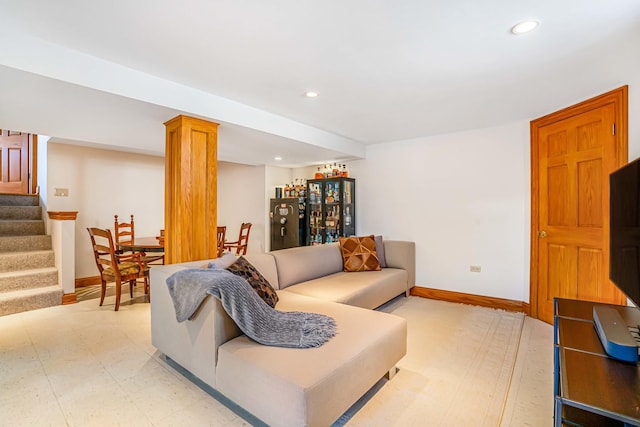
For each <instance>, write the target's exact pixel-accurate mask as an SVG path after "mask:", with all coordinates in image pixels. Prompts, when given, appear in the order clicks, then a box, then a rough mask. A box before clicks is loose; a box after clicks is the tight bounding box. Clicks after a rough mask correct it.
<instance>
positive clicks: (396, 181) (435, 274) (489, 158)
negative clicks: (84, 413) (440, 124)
mask: <svg viewBox="0 0 640 427" xmlns="http://www.w3.org/2000/svg"><path fill="white" fill-rule="evenodd" d="M349 167H350V176H353V177H355V178H356V209H357V213H356V221H357V222H356V225H357V230H356V231H357V233H358V234H360V235H362V234H370V233H371V234H382V235H383V236H384V237H385V238H389V239H397V240H413V241H415V242H416V282H417V285H419V286H424V287H432V288H437V289H443V290H450V291H457V292H466V293H471V294H479V295H487V296H492V297H499V298H507V299H512V300H518V301H528V295H529V274H528V265H529V243H528V233H529V211H530V210H529V203H530V201H529V200H530V196H529V187H530V185H529V131H528V122H518V123H512V124H509V125H506V126H501V127H495V128H489V129H480V130H474V131H470V132H462V133H455V134H448V135H442V136H437V137H431V138H421V139H415V140H411V141H404V142H396V143H391V144H378V145H373V146H370V147H368V149H367V158H366V160H360V161H355V162H351V163H350V164H349ZM470 265H480V266H481V267H482V272H481V273H471V272H470V271H469V267H470Z"/></svg>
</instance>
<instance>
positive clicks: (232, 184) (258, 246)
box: [218, 162, 267, 252]
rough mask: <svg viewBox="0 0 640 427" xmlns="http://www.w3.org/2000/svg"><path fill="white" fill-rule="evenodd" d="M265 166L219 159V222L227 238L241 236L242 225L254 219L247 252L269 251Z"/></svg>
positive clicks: (234, 238) (232, 238)
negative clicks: (266, 243) (267, 242)
mask: <svg viewBox="0 0 640 427" xmlns="http://www.w3.org/2000/svg"><path fill="white" fill-rule="evenodd" d="M264 200H265V167H264V166H249V165H241V164H238V163H229V162H219V163H218V225H224V226H226V227H227V237H226V240H229V241H234V240H238V235H239V233H240V225H242V223H243V222H250V223H251V224H252V225H251V231H250V233H249V245H248V247H247V252H264V251H265V247H266V245H265V235H266V231H265V211H266V210H267V209H266V208H265V202H264Z"/></svg>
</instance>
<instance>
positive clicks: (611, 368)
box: [554, 298, 640, 427]
mask: <svg viewBox="0 0 640 427" xmlns="http://www.w3.org/2000/svg"><path fill="white" fill-rule="evenodd" d="M594 306H599V307H600V306H602V307H607V308H610V309H611V310H615V311H616V312H617V314H618V315H619V316H620V319H622V322H623V323H624V325H625V328H626V325H639V324H640V311H639V310H638V309H636V308H634V307H624V306H617V305H609V304H598V303H593V302H587V301H577V300H570V299H562V298H556V300H555V317H554V395H555V406H554V425H555V426H558V427H559V426H562V425H570V426H609V425H612V426H628V425H632V426H640V368H639V366H638V364H637V363H630V362H624V361H621V360H616V359H613V358H611V357H609V356H608V355H607V352H606V351H605V349H604V347H603V345H602V343H601V341H600V338H599V336H598V333H597V332H596V327H595V325H594V318H593V313H594V310H593V308H594ZM599 311H600V309H598V310H596V312H599ZM604 313H605V314H604V316H605V317H606V316H609V315H610V314H611V313H610V312H608V310H607V309H605V310H604ZM601 316H602V314H601ZM614 317H615V316H614ZM616 319H617V318H616ZM616 322H618V320H616ZM636 351H637V350H636Z"/></svg>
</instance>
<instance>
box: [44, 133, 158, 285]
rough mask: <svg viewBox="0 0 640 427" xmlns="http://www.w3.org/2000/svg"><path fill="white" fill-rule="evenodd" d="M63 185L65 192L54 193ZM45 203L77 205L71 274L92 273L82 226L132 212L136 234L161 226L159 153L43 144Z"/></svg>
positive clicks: (55, 207) (153, 232) (57, 207)
mask: <svg viewBox="0 0 640 427" xmlns="http://www.w3.org/2000/svg"><path fill="white" fill-rule="evenodd" d="M55 188H68V189H69V197H57V196H54V195H53V194H54V191H55V190H54V189H55ZM47 193H48V194H47V198H48V206H47V209H48V210H50V211H78V219H77V221H76V224H75V247H76V257H75V277H76V278H82V277H90V276H97V275H98V270H97V268H96V265H95V261H94V258H93V252H92V250H91V245H90V241H89V235H88V233H87V230H86V228H87V227H100V228H111V229H113V216H114V215H115V214H117V215H118V216H120V217H125V218H128V216H129V215H131V214H133V215H134V217H135V221H136V236H157V235H158V234H159V232H160V229H162V228H164V158H163V157H156V156H147V155H139V154H130V153H125V152H121V151H110V150H100V149H95V148H86V147H79V146H75V145H66V144H59V143H49V144H48V172H47Z"/></svg>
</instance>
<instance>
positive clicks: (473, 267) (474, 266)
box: [469, 265, 482, 273]
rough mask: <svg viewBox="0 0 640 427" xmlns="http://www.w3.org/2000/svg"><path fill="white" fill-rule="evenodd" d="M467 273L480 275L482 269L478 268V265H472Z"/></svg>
mask: <svg viewBox="0 0 640 427" xmlns="http://www.w3.org/2000/svg"><path fill="white" fill-rule="evenodd" d="M469 271H471V272H472V273H480V272H481V271H482V267H480V266H479V265H472V266H470V267H469Z"/></svg>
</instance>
